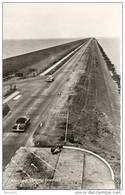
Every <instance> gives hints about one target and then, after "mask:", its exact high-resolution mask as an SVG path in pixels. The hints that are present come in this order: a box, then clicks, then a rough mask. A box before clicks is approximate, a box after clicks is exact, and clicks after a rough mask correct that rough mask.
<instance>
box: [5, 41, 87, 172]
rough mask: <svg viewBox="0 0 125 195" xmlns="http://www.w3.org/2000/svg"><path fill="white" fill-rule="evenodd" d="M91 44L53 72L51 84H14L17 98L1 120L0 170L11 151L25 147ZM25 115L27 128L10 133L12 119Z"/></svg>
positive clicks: (31, 82)
mask: <svg viewBox="0 0 125 195" xmlns="http://www.w3.org/2000/svg"><path fill="white" fill-rule="evenodd" d="M90 43H91V39H90V40H89V41H88V42H87V43H85V45H84V46H83V47H82V48H81V49H80V50H79V51H78V52H77V53H76V54H74V55H73V56H72V57H71V58H70V59H69V60H68V61H67V62H66V63H65V64H64V65H63V66H62V67H61V68H60V69H59V70H58V71H56V72H55V73H54V77H55V80H54V82H53V83H46V82H45V78H44V77H42V78H41V79H38V80H31V81H29V82H28V81H27V82H22V83H19V84H18V86H17V87H18V89H19V90H20V92H21V95H22V96H21V97H20V98H19V99H17V100H13V99H12V100H10V101H9V102H8V104H9V106H10V108H11V114H9V115H8V116H7V117H6V118H5V119H3V169H4V168H5V167H6V165H7V164H8V163H9V162H10V160H11V158H12V157H13V155H14V154H15V152H16V151H17V150H18V149H19V148H20V147H21V146H25V145H26V143H27V141H28V140H29V138H30V136H31V135H32V134H33V133H34V132H35V131H36V129H37V127H38V125H39V124H40V122H41V121H42V120H43V117H44V120H45V116H47V115H48V113H49V109H50V108H51V107H52V106H53V104H54V102H55V101H56V100H57V98H58V92H60V91H61V88H62V87H63V85H64V84H65V82H66V80H67V79H68V77H69V75H70V73H71V70H72V69H73V68H74V67H75V66H76V64H77V62H78V61H79V60H80V58H81V56H82V55H83V54H84V52H85V50H86V48H87V47H88V45H89V44H90ZM26 114H27V115H29V116H30V118H31V125H30V127H29V128H28V129H27V131H26V132H25V133H14V132H12V127H13V125H14V123H15V121H16V119H17V118H18V117H20V116H23V115H26Z"/></svg>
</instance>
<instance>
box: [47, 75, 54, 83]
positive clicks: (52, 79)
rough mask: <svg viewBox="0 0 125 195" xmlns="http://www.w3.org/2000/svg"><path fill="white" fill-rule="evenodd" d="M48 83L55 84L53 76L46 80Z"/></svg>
mask: <svg viewBox="0 0 125 195" xmlns="http://www.w3.org/2000/svg"><path fill="white" fill-rule="evenodd" d="M46 81H47V82H53V81H54V77H53V76H52V75H48V77H47V78H46Z"/></svg>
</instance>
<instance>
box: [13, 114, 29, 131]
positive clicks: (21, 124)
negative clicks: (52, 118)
mask: <svg viewBox="0 0 125 195" xmlns="http://www.w3.org/2000/svg"><path fill="white" fill-rule="evenodd" d="M29 125H30V118H29V117H27V116H22V117H20V118H18V119H17V121H16V123H15V125H14V126H13V128H12V131H14V132H24V131H25V130H26V129H27V127H28V126H29Z"/></svg>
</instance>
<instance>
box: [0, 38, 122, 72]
mask: <svg viewBox="0 0 125 195" xmlns="http://www.w3.org/2000/svg"><path fill="white" fill-rule="evenodd" d="M75 40H78V39H21V40H19V39H18V40H16V39H13V40H3V59H6V58H9V57H13V56H17V55H21V54H25V53H29V52H32V51H37V50H40V49H46V48H49V47H53V46H57V45H61V44H65V43H69V42H71V41H75ZM97 40H98V41H99V43H100V44H101V45H102V47H103V49H104V50H105V52H106V54H107V55H108V57H109V58H110V60H111V62H112V63H113V64H114V65H115V67H116V71H117V72H118V74H120V70H121V61H120V59H121V55H120V53H121V52H120V39H118V38H97Z"/></svg>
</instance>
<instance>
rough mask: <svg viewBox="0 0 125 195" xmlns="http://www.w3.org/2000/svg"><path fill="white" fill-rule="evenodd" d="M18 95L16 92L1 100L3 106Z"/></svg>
mask: <svg viewBox="0 0 125 195" xmlns="http://www.w3.org/2000/svg"><path fill="white" fill-rule="evenodd" d="M19 93H20V92H19V91H16V92H14V93H12V94H11V95H9V96H8V97H7V98H5V99H3V104H4V103H6V102H8V101H9V100H11V99H12V98H14V97H15V96H16V95H18V94H19Z"/></svg>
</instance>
